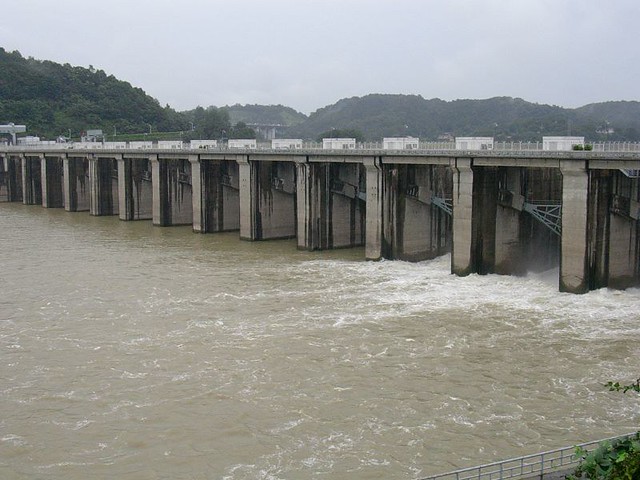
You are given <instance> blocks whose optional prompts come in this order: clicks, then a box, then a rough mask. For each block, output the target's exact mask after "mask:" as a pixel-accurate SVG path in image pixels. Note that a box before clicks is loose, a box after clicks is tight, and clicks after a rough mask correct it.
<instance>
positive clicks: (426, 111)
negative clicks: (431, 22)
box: [291, 94, 640, 141]
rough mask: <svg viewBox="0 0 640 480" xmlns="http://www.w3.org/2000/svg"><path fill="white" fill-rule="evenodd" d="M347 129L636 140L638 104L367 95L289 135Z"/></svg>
mask: <svg viewBox="0 0 640 480" xmlns="http://www.w3.org/2000/svg"><path fill="white" fill-rule="evenodd" d="M345 128H353V129H357V130H360V131H361V132H362V133H363V134H364V135H365V137H366V138H368V139H371V140H375V139H379V138H381V137H384V136H415V137H420V138H425V139H431V140H435V139H437V138H438V137H439V136H442V135H445V134H451V135H452V136H491V137H496V138H497V139H500V140H508V139H514V140H523V141H526V140H531V141H536V140H540V139H541V137H542V136H544V135H580V136H585V137H586V138H588V139H590V140H640V102H636V101H617V102H604V103H594V104H590V105H585V106H583V107H580V108H577V109H567V108H562V107H558V106H552V105H541V104H537V103H531V102H527V101H525V100H523V99H521V98H511V97H495V98H489V99H486V100H453V101H444V100H440V99H437V98H436V99H430V100H426V99H424V98H423V97H421V96H419V95H388V94H371V95H366V96H364V97H352V98H346V99H342V100H340V101H338V102H337V103H335V104H333V105H329V106H326V107H323V108H320V109H318V110H316V111H315V112H313V113H312V114H311V115H309V118H308V119H307V120H306V121H305V122H303V123H301V124H300V125H298V126H296V127H294V128H292V129H291V133H294V134H297V135H299V136H302V137H310V136H314V135H315V134H317V132H327V131H330V130H331V129H345Z"/></svg>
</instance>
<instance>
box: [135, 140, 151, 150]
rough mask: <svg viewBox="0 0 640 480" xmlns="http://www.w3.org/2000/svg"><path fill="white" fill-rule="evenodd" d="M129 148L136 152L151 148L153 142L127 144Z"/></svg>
mask: <svg viewBox="0 0 640 480" xmlns="http://www.w3.org/2000/svg"><path fill="white" fill-rule="evenodd" d="M129 148H135V149H138V150H142V149H145V148H153V142H146V141H145V142H129Z"/></svg>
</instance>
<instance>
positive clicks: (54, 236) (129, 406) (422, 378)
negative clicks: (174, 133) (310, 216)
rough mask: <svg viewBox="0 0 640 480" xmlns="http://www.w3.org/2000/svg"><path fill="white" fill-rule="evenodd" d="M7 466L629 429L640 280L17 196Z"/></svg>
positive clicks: (4, 366) (432, 462)
mask: <svg viewBox="0 0 640 480" xmlns="http://www.w3.org/2000/svg"><path fill="white" fill-rule="evenodd" d="M0 240H1V241H2V249H1V250H0V267H1V272H2V277H1V279H2V283H1V287H0V288H1V289H2V292H1V294H0V379H1V382H0V408H1V410H0V411H1V413H2V415H1V416H0V477H2V478H12V479H32V478H38V479H70V480H75V479H78V480H79V479H86V478H120V479H136V480H137V479H210V478H220V479H281V478H282V479H285V478H286V479H289V478H316V477H317V478H322V479H344V478H349V479H385V480H386V479H414V478H419V477H421V476H426V475H428V474H435V473H440V472H443V471H447V470H451V469H454V468H458V467H464V466H471V465H474V464H477V463H482V462H490V461H494V460H499V459H502V458H506V457H511V456H517V455H524V454H529V453H535V452H538V451H543V450H548V449H552V448H556V447H562V446H566V445H571V444H574V443H579V442H582V441H588V440H594V439H597V438H602V437H608V436H612V435H616V434H622V433H627V432H629V431H632V430H634V429H635V428H637V420H638V414H639V413H640V403H639V402H638V400H637V398H633V397H632V396H630V395H626V396H625V395H621V394H619V393H610V392H607V391H606V389H604V388H603V387H602V384H603V383H604V382H606V381H607V380H610V379H615V380H634V379H635V378H636V377H637V376H638V372H639V371H640V347H639V344H638V338H640V290H637V289H636V290H627V291H624V292H621V291H610V290H606V289H603V290H598V291H594V292H591V293H589V294H587V295H581V296H577V295H571V294H562V293H558V292H557V272H547V273H546V274H540V275H530V276H528V277H525V278H515V277H503V276H495V275H488V276H477V275H471V276H469V277H465V278H459V277H455V276H453V275H450V274H449V261H450V260H449V257H443V258H439V259H436V260H434V261H430V262H422V263H416V264H413V263H405V262H390V261H383V262H365V261H362V260H361V259H362V258H363V257H364V252H363V251H362V250H361V249H355V250H339V251H331V252H313V253H310V252H300V251H297V250H296V248H295V242H291V241H276V242H258V243H249V242H241V241H239V240H238V238H237V234H235V233H232V234H220V235H217V234H211V235H198V234H193V233H192V232H191V230H190V228H189V227H177V228H174V227H172V228H159V227H153V226H152V225H151V224H150V222H121V221H119V220H118V219H117V218H114V217H91V216H89V215H88V214H86V213H75V214H72V213H66V212H63V211H61V210H50V209H42V208H40V207H27V206H24V205H15V204H2V205H0Z"/></svg>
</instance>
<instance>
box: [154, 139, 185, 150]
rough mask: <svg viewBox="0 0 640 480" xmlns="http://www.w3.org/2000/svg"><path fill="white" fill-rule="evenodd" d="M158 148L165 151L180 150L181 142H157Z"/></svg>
mask: <svg viewBox="0 0 640 480" xmlns="http://www.w3.org/2000/svg"><path fill="white" fill-rule="evenodd" d="M158 148H164V149H166V150H173V149H176V148H182V141H181V140H158Z"/></svg>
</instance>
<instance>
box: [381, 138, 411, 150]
mask: <svg viewBox="0 0 640 480" xmlns="http://www.w3.org/2000/svg"><path fill="white" fill-rule="evenodd" d="M419 146H420V139H418V138H416V137H385V138H383V139H382V148H383V149H384V150H417V149H418V148H419Z"/></svg>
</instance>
